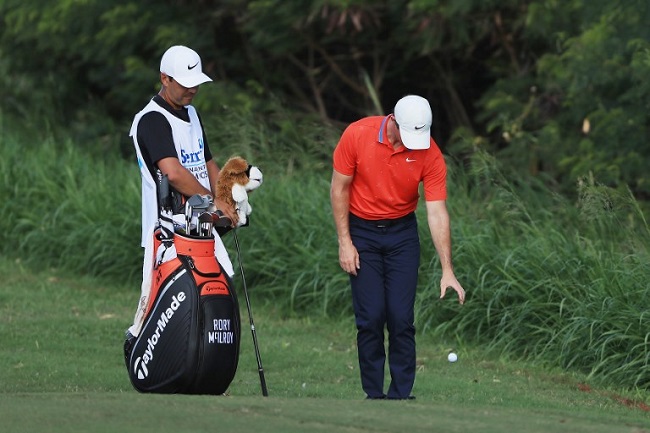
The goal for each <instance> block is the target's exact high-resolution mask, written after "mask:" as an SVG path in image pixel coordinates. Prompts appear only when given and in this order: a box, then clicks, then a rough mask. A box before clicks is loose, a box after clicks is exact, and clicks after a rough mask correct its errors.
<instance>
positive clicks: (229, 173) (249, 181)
mask: <svg viewBox="0 0 650 433" xmlns="http://www.w3.org/2000/svg"><path fill="white" fill-rule="evenodd" d="M262 181H263V177H262V172H261V171H260V169H259V168H258V167H255V166H252V165H250V164H249V163H248V161H246V160H245V159H244V158H242V157H241V156H233V157H232V158H230V159H229V160H228V161H226V163H225V164H224V165H223V167H221V170H220V171H219V177H218V178H217V187H216V194H217V198H219V199H221V200H223V201H224V202H226V203H228V205H229V206H232V209H233V210H235V211H236V213H237V215H238V221H233V223H234V224H235V226H238V225H241V224H243V223H245V221H242V219H243V220H245V219H246V216H247V215H249V214H250V212H251V210H252V208H251V207H250V204H249V203H248V196H247V194H246V192H247V191H252V190H254V189H256V188H257V187H259V186H260V185H261V184H262Z"/></svg>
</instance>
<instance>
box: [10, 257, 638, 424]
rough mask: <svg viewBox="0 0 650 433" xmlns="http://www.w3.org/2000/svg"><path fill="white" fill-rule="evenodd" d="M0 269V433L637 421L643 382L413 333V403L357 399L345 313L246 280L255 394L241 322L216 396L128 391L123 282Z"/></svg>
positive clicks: (14, 265) (128, 295)
mask: <svg viewBox="0 0 650 433" xmlns="http://www.w3.org/2000/svg"><path fill="white" fill-rule="evenodd" d="M0 275H1V276H2V279H1V280H2V283H0V325H1V326H0V341H2V346H1V347H0V356H1V359H2V367H3V368H2V369H0V391H1V392H0V419H2V429H1V430H2V431H3V432H11V433H13V432H16V433H18V432H39V433H43V432H81V431H83V432H88V431H92V432H117V431H119V432H147V431H152V432H153V431H155V432H174V433H179V432H202V431H206V432H207V431H217V432H255V433H260V432H278V433H280V432H282V433H285V432H321V431H322V432H332V431H336V432H505V431H521V432H630V433H631V432H634V433H640V432H650V413H649V412H647V411H646V409H647V406H645V403H644V402H647V401H648V395H647V394H646V393H643V394H639V393H636V394H634V395H629V394H628V395H625V396H622V395H621V394H624V393H623V392H622V391H616V390H602V389H589V390H587V391H588V392H587V391H586V387H585V386H582V385H581V384H582V383H583V380H584V379H583V378H581V377H578V376H573V375H568V374H565V373H561V372H551V371H548V370H546V369H543V368H541V367H538V366H533V365H528V364H522V363H519V362H514V361H512V362H506V361H505V360H503V359H499V358H498V357H496V356H494V355H484V354H483V352H482V351H481V350H479V349H478V348H472V347H454V346H453V344H452V343H450V342H440V341H436V340H435V339H434V337H433V336H432V335H430V334H426V335H420V336H419V340H418V345H419V346H418V347H419V351H418V365H419V369H418V376H417V381H416V385H415V389H414V393H415V394H416V395H417V400H415V401H408V402H387V401H381V402H376V401H366V400H364V399H363V395H362V392H361V390H360V387H359V384H358V371H357V366H356V352H355V344H354V330H353V327H352V318H351V317H350V318H347V317H341V318H340V319H338V320H335V319H331V318H330V319H323V318H319V317H311V318H282V317H280V315H279V313H277V311H276V310H275V309H274V308H273V307H272V306H270V305H262V303H261V302H259V301H258V302H257V303H256V297H255V288H254V287H251V288H249V292H250V294H251V302H252V304H253V305H252V306H253V314H254V318H255V323H256V328H257V333H258V338H259V340H260V347H261V354H262V361H263V363H264V369H265V372H266V379H267V383H268V387H269V394H270V396H269V397H268V398H264V397H262V396H261V392H260V386H259V379H258V374H257V368H256V363H255V358H254V352H253V345H252V340H251V337H250V330H249V329H248V328H247V327H244V329H243V331H242V354H241V358H240V364H239V369H238V373H237V376H236V377H235V380H234V382H233V383H232V385H231V388H230V390H229V392H228V394H229V395H227V396H218V397H214V396H180V395H145V394H139V393H137V392H136V391H134V390H133V388H132V387H131V385H130V383H129V381H128V378H127V375H126V370H125V368H124V363H123V357H122V335H123V331H124V328H125V327H126V326H127V325H128V323H129V321H130V320H131V315H132V307H133V305H134V302H135V300H136V297H137V290H136V288H128V287H124V286H114V285H111V284H109V283H107V282H106V281H101V280H95V279H89V278H85V277H80V278H76V277H73V276H69V275H62V274H59V273H57V272H55V271H49V270H42V271H39V272H34V271H32V270H30V269H26V268H23V267H22V266H21V264H20V262H9V261H6V260H5V261H2V262H0ZM241 307H242V322H243V323H244V324H247V323H248V321H247V320H248V318H247V315H246V310H245V306H244V305H242V306H241ZM451 348H453V349H454V350H456V351H457V352H458V353H459V357H460V359H459V361H458V362H457V363H455V364H450V363H448V362H447V360H446V355H447V352H448V350H449V349H451ZM581 389H582V390H581Z"/></svg>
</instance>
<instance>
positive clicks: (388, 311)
mask: <svg viewBox="0 0 650 433" xmlns="http://www.w3.org/2000/svg"><path fill="white" fill-rule="evenodd" d="M350 235H351V237H352V242H353V243H354V245H355V247H356V248H357V251H358V252H359V258H360V262H361V269H359V270H358V271H357V275H356V276H352V275H351V276H350V283H351V288H352V304H353V307H354V315H355V321H356V326H357V350H358V355H359V369H360V373H361V386H362V388H363V390H364V391H365V393H366V395H367V396H368V397H370V398H382V397H384V396H385V397H387V398H394V399H402V398H407V397H409V396H410V394H411V390H412V389H413V383H414V381H415V324H414V321H415V317H414V312H413V309H414V304H415V290H416V286H417V279H418V267H419V265H420V240H419V237H418V229H417V220H416V219H415V215H412V217H411V218H406V219H404V220H400V221H399V222H397V223H395V224H393V225H389V226H386V227H378V226H377V225H374V224H373V223H371V222H367V221H363V220H360V219H358V218H356V217H354V216H352V215H351V216H350ZM385 330H387V331H388V365H389V371H390V377H391V382H390V385H389V387H388V392H387V393H384V366H385V363H386V351H385V348H384V331H385Z"/></svg>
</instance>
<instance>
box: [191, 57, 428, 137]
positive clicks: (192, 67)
mask: <svg viewBox="0 0 650 433" xmlns="http://www.w3.org/2000/svg"><path fill="white" fill-rule="evenodd" d="M198 64H199V62H196V64H195V65H194V66H190V65H187V69H188V70H191V69H194V68H196V65H198ZM416 129H417V128H416Z"/></svg>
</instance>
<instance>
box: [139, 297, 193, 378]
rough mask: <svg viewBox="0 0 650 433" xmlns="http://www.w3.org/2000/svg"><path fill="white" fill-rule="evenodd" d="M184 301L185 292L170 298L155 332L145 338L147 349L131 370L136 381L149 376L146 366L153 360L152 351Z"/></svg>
mask: <svg viewBox="0 0 650 433" xmlns="http://www.w3.org/2000/svg"><path fill="white" fill-rule="evenodd" d="M185 299H187V297H186V296H185V292H180V293H179V294H178V295H174V296H172V302H171V304H170V305H169V307H168V308H167V309H166V310H165V311H163V312H162V314H161V315H160V319H158V322H157V323H156V330H155V331H154V333H153V334H152V335H151V336H150V337H149V338H147V348H146V349H145V351H144V354H143V355H142V356H138V358H137V359H136V360H135V362H134V363H133V370H135V371H136V372H137V376H138V379H140V380H142V379H145V378H146V377H147V376H149V369H148V368H147V365H148V364H149V363H150V362H151V360H153V352H154V349H155V348H156V345H157V344H158V342H159V341H160V337H161V335H162V333H163V332H165V328H166V327H167V324H168V323H169V321H170V320H171V318H172V317H174V313H175V312H176V310H178V307H180V305H181V303H182V302H183V301H185Z"/></svg>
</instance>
